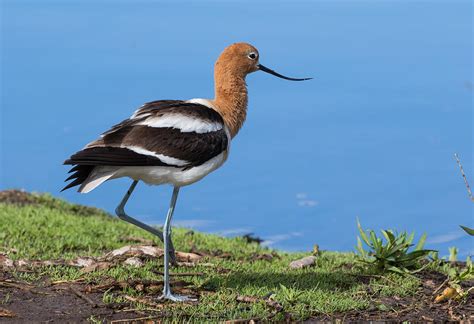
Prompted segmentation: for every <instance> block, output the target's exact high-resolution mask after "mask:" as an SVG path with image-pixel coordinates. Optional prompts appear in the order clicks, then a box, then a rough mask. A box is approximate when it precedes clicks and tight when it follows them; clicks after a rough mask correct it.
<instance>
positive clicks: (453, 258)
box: [449, 246, 458, 262]
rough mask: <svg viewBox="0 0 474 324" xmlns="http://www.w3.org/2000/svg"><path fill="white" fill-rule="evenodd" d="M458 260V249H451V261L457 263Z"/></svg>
mask: <svg viewBox="0 0 474 324" xmlns="http://www.w3.org/2000/svg"><path fill="white" fill-rule="evenodd" d="M457 259H458V248H457V247H455V246H453V247H450V248H449V261H450V262H456V261H457Z"/></svg>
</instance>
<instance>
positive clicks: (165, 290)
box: [160, 187, 196, 301]
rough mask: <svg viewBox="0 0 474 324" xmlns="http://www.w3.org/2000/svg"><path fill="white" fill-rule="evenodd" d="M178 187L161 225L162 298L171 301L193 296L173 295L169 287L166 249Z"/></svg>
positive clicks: (174, 190)
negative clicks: (162, 236)
mask: <svg viewBox="0 0 474 324" xmlns="http://www.w3.org/2000/svg"><path fill="white" fill-rule="evenodd" d="M178 193H179V187H174V189H173V196H172V197H171V202H170V208H169V209H168V214H167V215H166V220H165V226H164V227H163V235H164V244H165V254H164V261H165V264H164V266H165V270H164V282H163V295H162V296H161V297H160V298H162V299H169V300H172V301H193V300H196V299H195V298H192V297H189V296H179V295H173V294H172V293H171V287H170V273H169V259H168V256H169V253H168V250H169V249H170V248H171V219H172V218H173V212H174V207H175V206H176V200H177V199H178Z"/></svg>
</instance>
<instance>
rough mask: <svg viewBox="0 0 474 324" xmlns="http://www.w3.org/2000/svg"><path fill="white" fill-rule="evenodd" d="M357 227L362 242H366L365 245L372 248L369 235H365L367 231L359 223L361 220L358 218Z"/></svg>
mask: <svg viewBox="0 0 474 324" xmlns="http://www.w3.org/2000/svg"><path fill="white" fill-rule="evenodd" d="M357 227H358V228H359V233H360V237H361V238H362V240H363V241H364V242H365V244H367V245H368V246H370V242H369V238H368V237H367V234H366V233H365V231H364V230H363V229H362V226H361V225H360V222H359V218H357Z"/></svg>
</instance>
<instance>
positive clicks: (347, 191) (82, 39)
mask: <svg viewBox="0 0 474 324" xmlns="http://www.w3.org/2000/svg"><path fill="white" fill-rule="evenodd" d="M1 9H2V17H1V18H2V19H1V20H2V45H1V54H2V58H1V59H2V62H1V69H2V70H1V76H2V80H1V81H2V84H1V98H2V99H1V100H2V101H1V166H0V171H1V178H0V179H1V180H0V181H1V184H0V188H1V189H5V188H24V189H26V190H32V191H41V192H51V193H52V194H54V195H58V196H60V197H62V198H65V199H67V200H70V201H74V202H78V203H82V204H87V205H94V206H97V207H101V208H105V209H106V210H108V211H113V209H114V208H115V206H116V204H117V203H118V201H119V200H120V198H121V197H122V195H123V194H124V192H125V190H126V188H127V187H128V185H129V183H130V181H129V180H125V179H121V180H114V181H111V182H108V183H106V184H105V185H103V186H101V187H100V188H99V189H97V190H95V191H93V192H92V193H90V194H87V195H79V194H77V193H76V192H74V191H67V192H63V193H59V190H60V189H61V188H62V186H63V180H64V178H65V177H66V172H67V170H68V167H65V166H62V165H61V163H62V161H63V160H64V159H65V158H67V157H68V156H69V155H70V154H71V153H74V152H75V151H76V150H78V149H80V148H82V147H83V145H84V144H86V143H87V142H89V141H91V140H94V139H95V138H96V137H97V135H98V134H99V133H101V132H103V131H105V130H106V129H107V128H108V127H109V126H111V125H112V124H114V123H116V122H118V121H120V120H122V119H124V118H126V117H128V116H129V115H130V114H131V113H132V112H133V111H134V110H135V109H136V108H137V107H138V106H140V105H141V104H142V103H143V102H147V101H151V100H156V99H175V98H176V99H188V98H195V97H204V98H209V97H212V96H213V73H212V68H213V64H214V60H215V59H216V58H217V56H218V55H219V53H220V52H221V51H222V49H223V48H224V47H225V46H227V45H228V44H230V43H233V42H237V41H247V42H250V43H252V44H254V45H255V46H256V47H257V48H258V49H259V50H260V55H261V60H260V61H261V63H262V64H264V65H266V66H268V67H270V68H273V69H275V70H277V71H279V72H280V73H283V74H286V75H289V76H295V77H306V76H313V77H314V78H315V79H314V80H312V81H307V82H301V83H299V82H289V81H284V80H281V79H277V78H274V77H272V76H270V75H268V74H264V73H255V74H252V75H250V76H249V77H248V79H247V83H248V86H249V94H250V102H249V114H248V120H247V122H246V124H245V126H244V128H243V129H242V131H241V132H240V133H239V135H238V136H237V137H236V138H235V140H234V142H233V144H232V145H233V146H232V150H231V154H230V158H229V160H228V161H227V163H226V164H225V165H224V166H223V167H222V168H221V169H219V170H217V171H216V172H214V173H213V174H211V175H209V176H208V177H206V178H205V179H204V180H202V181H201V182H199V183H197V184H195V185H193V186H191V187H187V188H184V189H183V190H182V191H181V196H180V199H179V201H178V206H177V210H176V216H175V220H176V222H175V224H178V225H181V226H188V227H192V228H195V229H198V230H202V231H207V232H214V233H220V234H223V235H241V234H244V233H248V232H253V233H255V234H256V235H258V236H260V237H262V238H264V239H266V240H267V241H266V244H268V245H270V246H272V247H276V248H281V249H287V250H309V249H311V247H312V245H313V244H319V245H320V247H321V248H322V249H331V250H352V249H353V247H354V245H355V242H356V241H355V236H356V234H357V229H356V217H359V218H360V220H361V222H362V224H363V226H364V227H368V228H373V229H376V230H379V229H384V228H393V229H397V230H400V231H401V230H408V231H415V232H416V233H417V235H421V233H423V232H426V233H427V234H428V247H430V248H434V249H439V250H440V252H441V254H446V253H447V248H448V247H449V246H457V247H458V248H459V249H460V250H461V252H460V254H461V255H462V256H465V255H467V254H472V253H474V246H473V242H474V240H473V239H472V238H470V237H468V236H467V235H465V234H464V232H462V230H461V229H460V228H459V227H458V224H464V225H468V226H471V227H474V217H473V216H474V214H473V204H472V203H471V202H470V201H469V199H468V198H467V193H466V189H465V187H464V184H463V181H462V178H461V176H460V173H459V170H458V168H457V165H456V163H455V160H454V158H453V153H455V152H457V153H458V154H459V155H460V156H461V159H462V162H463V164H464V168H465V171H466V174H467V175H468V177H469V178H470V180H471V182H472V184H474V168H473V147H472V144H473V101H472V100H473V92H474V85H473V83H474V82H473V64H472V45H473V40H472V16H473V11H472V3H471V1H446V2H443V1H420V2H411V1H410V2H408V1H347V2H346V1H323V2H293V1H291V2H290V1H288V2H259V3H256V2H253V1H252V2H251V1H242V2H231V3H221V2H217V1H216V2H203V3H201V4H199V5H197V4H191V3H186V2H179V3H173V2H155V1H153V2H152V1H114V2H112V1H110V2H109V1H68V2H66V1H59V0H58V1H2V2H1ZM170 194H171V188H170V187H149V186H146V185H143V184H142V185H140V186H139V187H138V189H137V191H136V193H135V195H134V196H133V197H132V199H131V202H130V204H129V207H128V211H129V212H130V213H131V214H133V215H136V216H137V217H139V218H140V219H142V220H144V221H147V222H149V223H152V224H159V223H162V222H163V218H164V215H165V212H166V207H167V205H168V200H169V197H170Z"/></svg>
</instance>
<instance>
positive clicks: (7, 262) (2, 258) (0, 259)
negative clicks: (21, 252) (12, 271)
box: [0, 254, 14, 268]
mask: <svg viewBox="0 0 474 324" xmlns="http://www.w3.org/2000/svg"><path fill="white" fill-rule="evenodd" d="M13 265H14V264H13V260H12V259H10V258H9V257H7V256H6V255H4V254H0V266H2V267H5V268H11V267H13Z"/></svg>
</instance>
